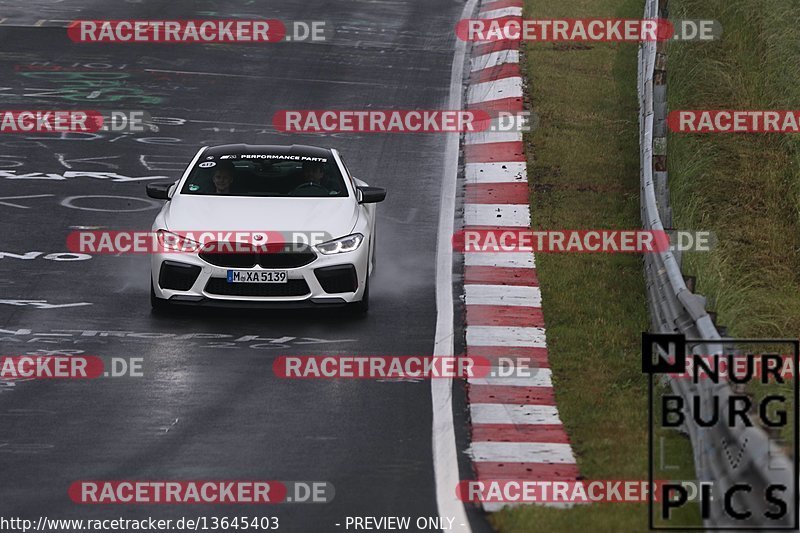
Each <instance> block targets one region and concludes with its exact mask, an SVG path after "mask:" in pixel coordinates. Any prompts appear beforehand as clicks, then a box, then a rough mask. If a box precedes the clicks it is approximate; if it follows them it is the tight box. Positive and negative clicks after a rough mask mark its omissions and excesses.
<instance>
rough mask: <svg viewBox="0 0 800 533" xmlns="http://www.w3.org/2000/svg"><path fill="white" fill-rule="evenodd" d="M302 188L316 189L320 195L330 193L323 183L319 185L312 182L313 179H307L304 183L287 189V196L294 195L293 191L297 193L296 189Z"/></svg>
mask: <svg viewBox="0 0 800 533" xmlns="http://www.w3.org/2000/svg"><path fill="white" fill-rule="evenodd" d="M303 189H316V190H318V191H320V192H322V193H323V194H322V196H328V195H329V194H330V191H329V190H328V188H327V187H325V186H324V185H320V184H319V183H314V182H313V181H307V182H305V183H301V184H300V185H298V186H297V187H295V188H294V189H292V190H291V191H289V196H294V195H295V193H297V192H298V191H302V190H303Z"/></svg>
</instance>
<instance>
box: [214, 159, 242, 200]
mask: <svg viewBox="0 0 800 533" xmlns="http://www.w3.org/2000/svg"><path fill="white" fill-rule="evenodd" d="M235 175H236V167H234V166H233V163H232V162H230V161H222V162H220V163H219V164H218V165H217V168H216V170H215V171H214V176H213V177H212V178H211V180H212V181H213V182H214V188H215V189H216V190H215V191H214V192H215V193H216V194H231V187H232V186H233V181H234V176H235Z"/></svg>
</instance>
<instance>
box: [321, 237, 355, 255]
mask: <svg viewBox="0 0 800 533" xmlns="http://www.w3.org/2000/svg"><path fill="white" fill-rule="evenodd" d="M363 241H364V236H363V235H361V234H360V233H353V234H352V235H348V236H347V237H342V238H341V239H336V240H333V241H328V242H325V243H322V244H318V245H317V250H319V252H320V253H321V254H324V255H333V254H341V253H344V252H352V251H353V250H355V249H357V248H358V247H359V246H361V243H362V242H363Z"/></svg>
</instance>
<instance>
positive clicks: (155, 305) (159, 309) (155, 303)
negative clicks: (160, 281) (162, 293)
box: [150, 280, 169, 313]
mask: <svg viewBox="0 0 800 533" xmlns="http://www.w3.org/2000/svg"><path fill="white" fill-rule="evenodd" d="M150 307H151V308H152V309H153V312H154V313H163V312H164V311H166V310H168V309H169V303H168V302H167V301H166V300H164V299H163V298H159V297H158V296H156V291H155V290H153V280H150Z"/></svg>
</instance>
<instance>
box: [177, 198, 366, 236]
mask: <svg viewBox="0 0 800 533" xmlns="http://www.w3.org/2000/svg"><path fill="white" fill-rule="evenodd" d="M357 219H358V206H357V204H356V203H355V202H354V201H353V198H350V197H348V198H246V197H219V196H192V195H176V196H175V197H174V198H173V199H172V200H171V201H170V202H168V203H167V208H166V210H165V213H164V221H165V223H166V229H168V230H172V231H243V232H244V231H285V232H327V233H328V234H330V235H331V237H332V238H338V237H343V236H345V235H349V234H350V233H351V231H352V229H353V228H354V227H355V225H356V221H357Z"/></svg>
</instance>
